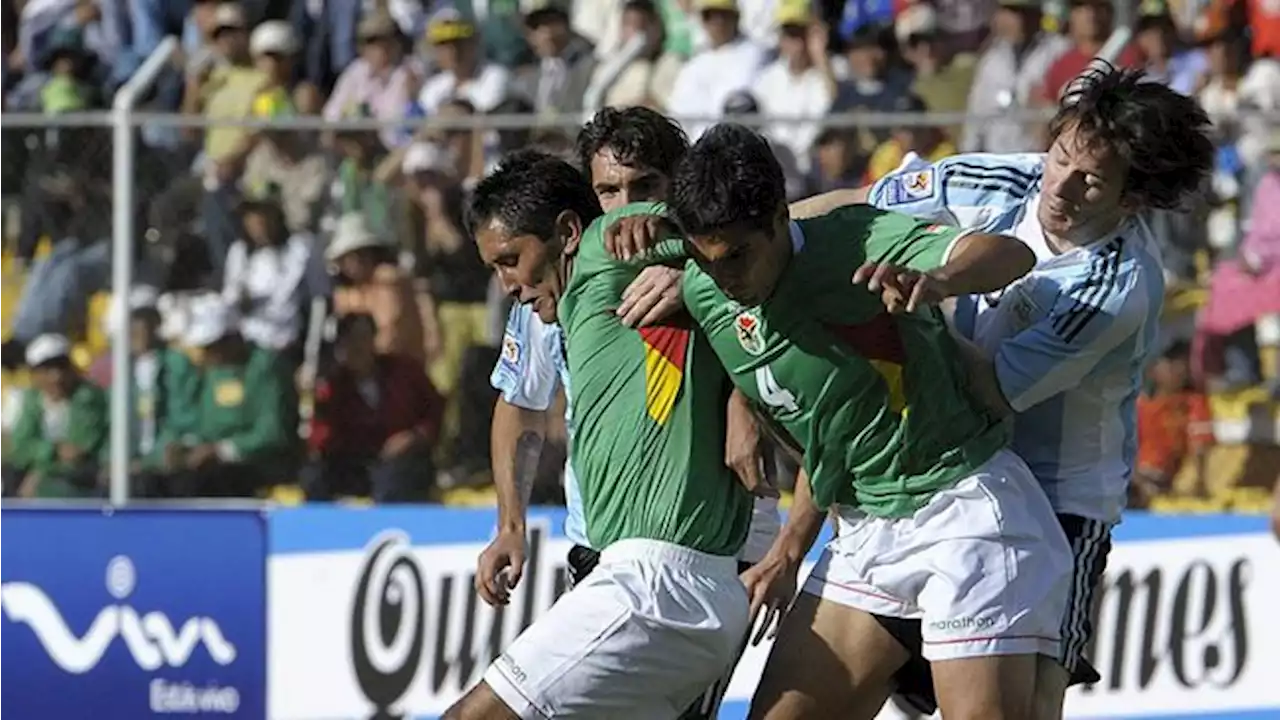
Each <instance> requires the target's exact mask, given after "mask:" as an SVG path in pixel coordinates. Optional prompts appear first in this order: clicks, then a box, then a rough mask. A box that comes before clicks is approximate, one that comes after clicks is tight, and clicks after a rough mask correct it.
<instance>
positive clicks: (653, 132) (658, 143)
mask: <svg viewBox="0 0 1280 720" xmlns="http://www.w3.org/2000/svg"><path fill="white" fill-rule="evenodd" d="M601 150H609V151H610V152H612V153H613V154H614V156H615V157H617V158H618V162H620V163H622V164H623V165H626V166H628V167H637V166H643V167H650V168H653V169H654V170H657V171H658V172H660V173H662V174H663V175H665V176H667V177H671V176H672V174H673V173H674V172H675V169H676V164H677V163H679V162H680V158H682V157H684V154H685V153H686V152H688V150H689V138H688V137H686V136H685V134H684V131H683V130H681V129H680V126H679V125H677V124H676V122H675V121H674V120H672V119H670V118H668V117H667V116H665V115H663V114H662V113H660V112H657V111H655V110H650V109H649V108H646V107H629V108H624V109H621V110H619V109H617V108H604V109H603V110H601V111H599V112H597V113H596V114H595V117H593V118H591V120H590V121H588V122H587V124H586V125H584V126H583V127H582V132H580V133H578V141H577V149H576V154H577V156H578V166H579V167H581V168H582V172H583V174H584V175H586V176H587V179H588V180H590V179H591V160H592V158H594V157H595V156H596V153H598V152H600V151H601Z"/></svg>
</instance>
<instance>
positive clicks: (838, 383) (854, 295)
mask: <svg viewBox="0 0 1280 720" xmlns="http://www.w3.org/2000/svg"><path fill="white" fill-rule="evenodd" d="M960 235H961V231H960V230H957V229H953V228H948V227H943V226H939V225H930V224H928V223H925V222H921V221H918V220H915V219H913V218H910V217H907V216H904V215H898V214H894V213H886V212H883V211H880V210H876V209H874V208H870V207H867V206H854V207H847V208H842V209H839V210H836V211H834V212H832V213H830V214H827V215H824V216H821V217H818V218H814V219H811V220H803V221H800V222H793V223H792V224H791V240H792V246H793V250H794V253H793V255H792V258H791V261H790V265H789V266H788V268H787V269H786V272H785V273H784V274H783V276H782V279H781V280H780V281H779V284H778V286H777V288H776V289H775V290H774V293H773V295H772V296H771V297H770V298H769V299H768V300H766V301H765V302H764V303H763V304H762V305H760V306H758V307H742V306H740V305H738V304H737V303H735V302H733V301H731V300H729V299H728V298H727V297H725V295H724V294H723V293H721V292H720V290H719V288H717V287H716V285H715V283H714V281H712V279H711V277H710V276H708V275H707V274H706V273H704V272H703V271H702V270H700V269H699V268H698V267H697V266H696V265H695V264H693V263H689V267H688V270H687V273H686V276H685V285H684V292H685V304H686V305H687V306H688V308H689V311H690V313H691V314H693V316H694V318H695V319H696V320H697V321H698V323H699V324H700V325H701V326H702V328H703V330H704V331H705V332H706V333H707V335H708V337H709V338H710V340H711V344H712V346H713V347H714V348H715V351H716V354H717V355H719V357H720V360H721V362H722V363H723V365H724V367H725V368H727V369H728V370H729V372H730V374H731V376H732V378H733V381H734V383H735V384H736V385H737V386H738V387H739V388H740V389H741V390H742V391H743V392H744V393H746V394H747V395H748V396H749V397H751V398H752V399H753V400H754V401H755V402H757V403H758V404H759V405H760V406H761V407H762V408H765V409H767V410H768V412H769V414H770V415H771V416H772V419H773V420H775V421H777V423H778V424H780V425H781V426H782V427H783V428H784V429H785V430H787V432H789V433H790V434H791V436H792V437H794V438H795V439H796V440H797V441H798V443H799V444H800V446H801V449H802V450H803V451H804V457H805V462H804V465H805V469H806V470H807V471H808V473H809V479H810V484H811V486H812V489H813V496H814V500H815V502H816V503H817V504H818V506H819V507H824V508H825V507H826V506H828V505H830V504H832V503H840V504H845V505H851V506H857V507H859V508H860V509H862V510H864V511H865V512H867V513H868V514H870V515H874V516H879V517H888V518H895V517H906V516H909V515H911V514H912V513H913V512H915V511H916V510H917V509H918V508H920V507H922V506H923V505H924V504H925V503H927V502H928V500H929V499H930V498H931V497H932V496H933V494H934V493H936V492H937V491H939V490H941V489H944V488H947V487H950V486H951V485H952V484H954V483H955V482H956V481H958V480H959V479H961V478H963V477H965V476H968V475H970V474H972V473H973V472H974V471H975V469H976V468H978V467H979V466H981V465H982V464H983V463H984V462H986V461H987V460H988V459H990V458H991V457H992V456H993V455H994V454H995V453H996V452H997V451H998V450H1000V449H1001V448H1002V447H1003V446H1004V445H1005V444H1006V443H1007V441H1008V431H1007V427H1006V425H1005V424H1003V423H1000V422H998V421H996V420H995V419H993V418H992V417H990V416H989V414H988V413H987V412H986V411H985V410H984V409H983V408H982V407H981V406H980V404H979V402H978V401H977V400H976V399H974V398H973V397H972V396H971V395H970V393H969V392H968V384H969V382H968V375H967V372H966V368H965V366H964V364H963V362H962V360H961V356H960V354H959V351H958V350H957V348H956V344H955V340H954V339H953V338H952V336H951V335H950V333H949V331H948V329H947V326H946V324H945V322H944V320H943V318H942V315H941V313H940V312H939V311H938V310H937V309H936V308H926V309H922V310H919V311H917V312H916V313H913V314H910V315H899V316H891V315H888V314H887V313H886V312H885V310H884V306H883V304H882V303H881V300H880V297H879V296H878V295H877V294H875V293H871V292H869V291H868V290H867V289H866V288H865V287H862V286H855V285H853V284H852V277H853V273H854V271H855V270H856V269H857V268H858V267H860V266H861V265H862V264H863V263H865V262H867V261H875V262H890V263H895V264H899V265H905V266H908V267H911V268H915V269H919V270H929V269H933V268H936V267H938V266H940V265H942V264H943V263H944V262H945V260H946V257H947V254H948V252H949V250H950V247H951V245H952V243H953V242H954V241H955V240H956V239H957V238H958V237H959V236H960Z"/></svg>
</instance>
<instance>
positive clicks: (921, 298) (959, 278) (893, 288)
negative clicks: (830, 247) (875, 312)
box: [853, 231, 1035, 313]
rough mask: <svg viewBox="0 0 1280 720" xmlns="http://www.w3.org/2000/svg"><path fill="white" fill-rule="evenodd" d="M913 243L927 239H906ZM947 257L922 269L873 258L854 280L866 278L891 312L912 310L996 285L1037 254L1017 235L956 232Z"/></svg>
mask: <svg viewBox="0 0 1280 720" xmlns="http://www.w3.org/2000/svg"><path fill="white" fill-rule="evenodd" d="M926 232H927V231H926ZM913 242H914V243H917V244H920V245H927V244H928V241H918V240H910V239H908V240H907V241H906V242H905V243H904V247H906V246H908V244H909V243H913ZM927 256H928V255H925V257H927ZM946 258H947V260H946V262H945V263H944V264H943V265H942V266H941V267H937V268H933V269H929V270H923V271H922V270H919V269H916V268H912V267H908V266H906V265H902V264H898V263H896V262H875V261H871V262H868V263H866V264H865V265H863V266H862V267H860V268H858V269H857V270H856V271H855V272H854V274H853V283H854V284H855V285H860V284H864V283H865V284H866V286H867V289H868V290H870V291H871V292H878V293H880V297H881V299H882V300H883V301H884V304H885V307H886V308H887V309H888V310H889V312H893V313H898V312H903V311H905V312H915V310H916V308H917V307H919V306H921V305H938V304H941V303H942V302H943V301H945V300H947V299H949V298H955V297H961V296H964V295H971V294H974V293H984V292H992V291H994V290H999V289H1000V288H1003V287H1005V286H1007V285H1008V284H1010V283H1012V282H1013V281H1014V280H1017V279H1018V278H1020V277H1022V276H1023V275H1026V274H1027V273H1028V272H1030V271H1031V268H1032V267H1033V266H1034V265H1035V254H1034V253H1032V251H1031V249H1030V248H1028V247H1027V246H1026V245H1025V244H1023V243H1022V242H1021V241H1020V240H1018V239H1017V238H1012V237H1008V236H1006V235H994V234H990V233H965V234H961V235H959V236H958V237H956V238H955V240H954V241H953V242H952V243H951V246H950V249H949V251H948V252H947V253H946Z"/></svg>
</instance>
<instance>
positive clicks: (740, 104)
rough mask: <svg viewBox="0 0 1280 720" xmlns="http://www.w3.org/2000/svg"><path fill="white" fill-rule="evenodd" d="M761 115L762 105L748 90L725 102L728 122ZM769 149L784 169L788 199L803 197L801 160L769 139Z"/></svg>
mask: <svg viewBox="0 0 1280 720" xmlns="http://www.w3.org/2000/svg"><path fill="white" fill-rule="evenodd" d="M759 114H760V104H759V102H757V101H756V97H755V96H754V95H752V94H751V93H750V92H748V91H746V90H739V91H738V92H735V93H732V94H730V95H729V97H728V99H726V100H725V101H724V118H725V120H728V121H735V120H737V119H738V118H740V117H744V116H745V117H750V116H753V115H759ZM765 139H766V140H769V147H770V149H772V150H773V156H774V158H775V159H777V161H778V165H780V166H781V167H782V174H783V176H784V178H785V179H786V182H787V198H788V199H790V200H796V199H799V198H800V197H801V194H802V193H803V192H804V175H803V174H802V173H801V172H800V160H799V159H798V158H797V157H796V156H795V153H794V152H792V150H791V148H789V147H787V146H786V145H782V144H780V143H777V142H774V141H773V140H770V139H769V138H765Z"/></svg>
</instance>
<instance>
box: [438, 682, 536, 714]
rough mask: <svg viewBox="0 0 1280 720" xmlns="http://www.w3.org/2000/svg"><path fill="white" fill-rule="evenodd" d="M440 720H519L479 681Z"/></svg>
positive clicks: (490, 689) (486, 684)
mask: <svg viewBox="0 0 1280 720" xmlns="http://www.w3.org/2000/svg"><path fill="white" fill-rule="evenodd" d="M440 720H520V716H519V715H516V714H515V713H513V712H511V709H510V708H508V707H507V705H506V703H504V702H502V700H501V698H499V697H498V696H497V694H496V693H494V692H493V689H492V688H490V687H489V684H488V683H486V682H484V681H481V682H480V683H479V684H478V685H476V686H475V687H473V688H471V690H470V691H468V692H467V694H466V695H463V696H462V698H461V699H459V700H458V701H457V702H456V703H454V704H453V706H452V707H450V708H449V709H448V710H446V711H445V712H444V714H443V715H441V716H440Z"/></svg>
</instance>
